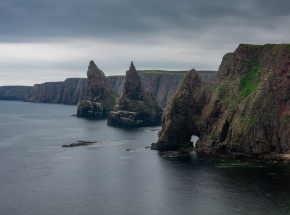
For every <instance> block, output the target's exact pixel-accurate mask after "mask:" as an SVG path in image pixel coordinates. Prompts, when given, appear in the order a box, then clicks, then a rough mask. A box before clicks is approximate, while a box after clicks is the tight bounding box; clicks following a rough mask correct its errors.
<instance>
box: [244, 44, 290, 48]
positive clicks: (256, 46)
mask: <svg viewBox="0 0 290 215" xmlns="http://www.w3.org/2000/svg"><path fill="white" fill-rule="evenodd" d="M243 45H245V46H248V47H253V48H262V47H264V46H268V47H277V48H280V47H281V48H282V47H290V44H289V43H282V44H270V43H267V44H265V45H255V44H243Z"/></svg>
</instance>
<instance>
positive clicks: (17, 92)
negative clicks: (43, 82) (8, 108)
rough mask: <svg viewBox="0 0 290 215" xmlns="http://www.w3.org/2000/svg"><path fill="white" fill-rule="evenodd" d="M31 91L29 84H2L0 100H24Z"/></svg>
mask: <svg viewBox="0 0 290 215" xmlns="http://www.w3.org/2000/svg"><path fill="white" fill-rule="evenodd" d="M31 91H32V87H29V86H3V87H0V100H26V99H28V98H29V96H30V93H31Z"/></svg>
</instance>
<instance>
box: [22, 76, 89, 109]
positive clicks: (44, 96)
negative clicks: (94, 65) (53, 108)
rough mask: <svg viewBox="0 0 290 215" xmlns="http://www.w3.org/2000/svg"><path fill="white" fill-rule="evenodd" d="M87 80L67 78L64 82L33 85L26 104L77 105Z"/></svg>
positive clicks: (83, 93) (81, 98) (82, 97)
mask: <svg viewBox="0 0 290 215" xmlns="http://www.w3.org/2000/svg"><path fill="white" fill-rule="evenodd" d="M86 83H87V79H84V78H67V79H66V80H65V81H64V82H46V83H43V84H35V85H34V87H33V90H32V91H31V95H30V98H29V99H27V100H26V101H28V102H48V103H63V104H77V103H78V101H79V100H83V99H84V97H85V90H86Z"/></svg>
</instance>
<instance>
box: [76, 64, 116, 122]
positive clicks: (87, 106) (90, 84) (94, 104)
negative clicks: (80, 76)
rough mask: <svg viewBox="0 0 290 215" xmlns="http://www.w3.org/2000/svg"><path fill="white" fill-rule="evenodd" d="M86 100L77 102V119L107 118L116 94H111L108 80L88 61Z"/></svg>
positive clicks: (111, 90) (112, 107)
mask: <svg viewBox="0 0 290 215" xmlns="http://www.w3.org/2000/svg"><path fill="white" fill-rule="evenodd" d="M87 76H88V81H87V85H86V100H82V101H79V102H78V105H77V116H78V117H94V118H98V117H107V116H108V114H109V112H110V111H111V110H113V109H114V105H115V101H116V98H118V97H119V95H118V94H117V93H114V92H113V89H112V86H111V84H110V81H109V78H107V77H106V76H105V74H104V73H103V71H102V70H100V69H99V68H98V67H97V65H96V64H95V63H94V61H90V65H89V67H88V71H87Z"/></svg>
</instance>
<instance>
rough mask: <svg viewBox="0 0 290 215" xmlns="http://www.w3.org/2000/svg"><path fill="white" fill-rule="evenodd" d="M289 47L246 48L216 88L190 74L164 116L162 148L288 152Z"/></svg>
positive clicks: (230, 60)
mask: <svg viewBox="0 0 290 215" xmlns="http://www.w3.org/2000/svg"><path fill="white" fill-rule="evenodd" d="M289 134H290V46H289V45H287V44H280V45H272V44H267V45H264V46H258V45H245V44H241V45H240V46H239V47H238V48H237V49H236V51H235V52H234V53H232V54H227V55H226V56H225V57H224V58H223V61H222V63H221V66H220V68H219V72H218V81H217V82H215V83H214V84H210V83H205V82H203V81H201V79H200V77H199V75H198V74H197V73H196V72H195V71H194V70H191V71H189V72H188V73H187V74H186V76H185V77H184V79H183V80H182V83H181V85H180V86H179V88H178V90H177V92H176V93H175V95H174V96H173V97H172V98H171V100H170V102H169V104H168V106H167V107H166V110H165V112H164V114H163V117H162V129H161V131H160V132H159V134H158V135H159V139H158V142H157V144H152V148H153V149H154V148H155V149H159V150H171V149H179V148H183V147H187V146H192V143H191V142H190V140H191V136H192V135H196V136H198V137H199V140H198V141H197V143H196V150H197V151H199V152H206V153H218V154H227V155H230V154H231V155H237V154H238V155H241V154H244V155H257V156H258V155H263V154H268V153H276V154H279V153H289V150H290V141H289Z"/></svg>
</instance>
